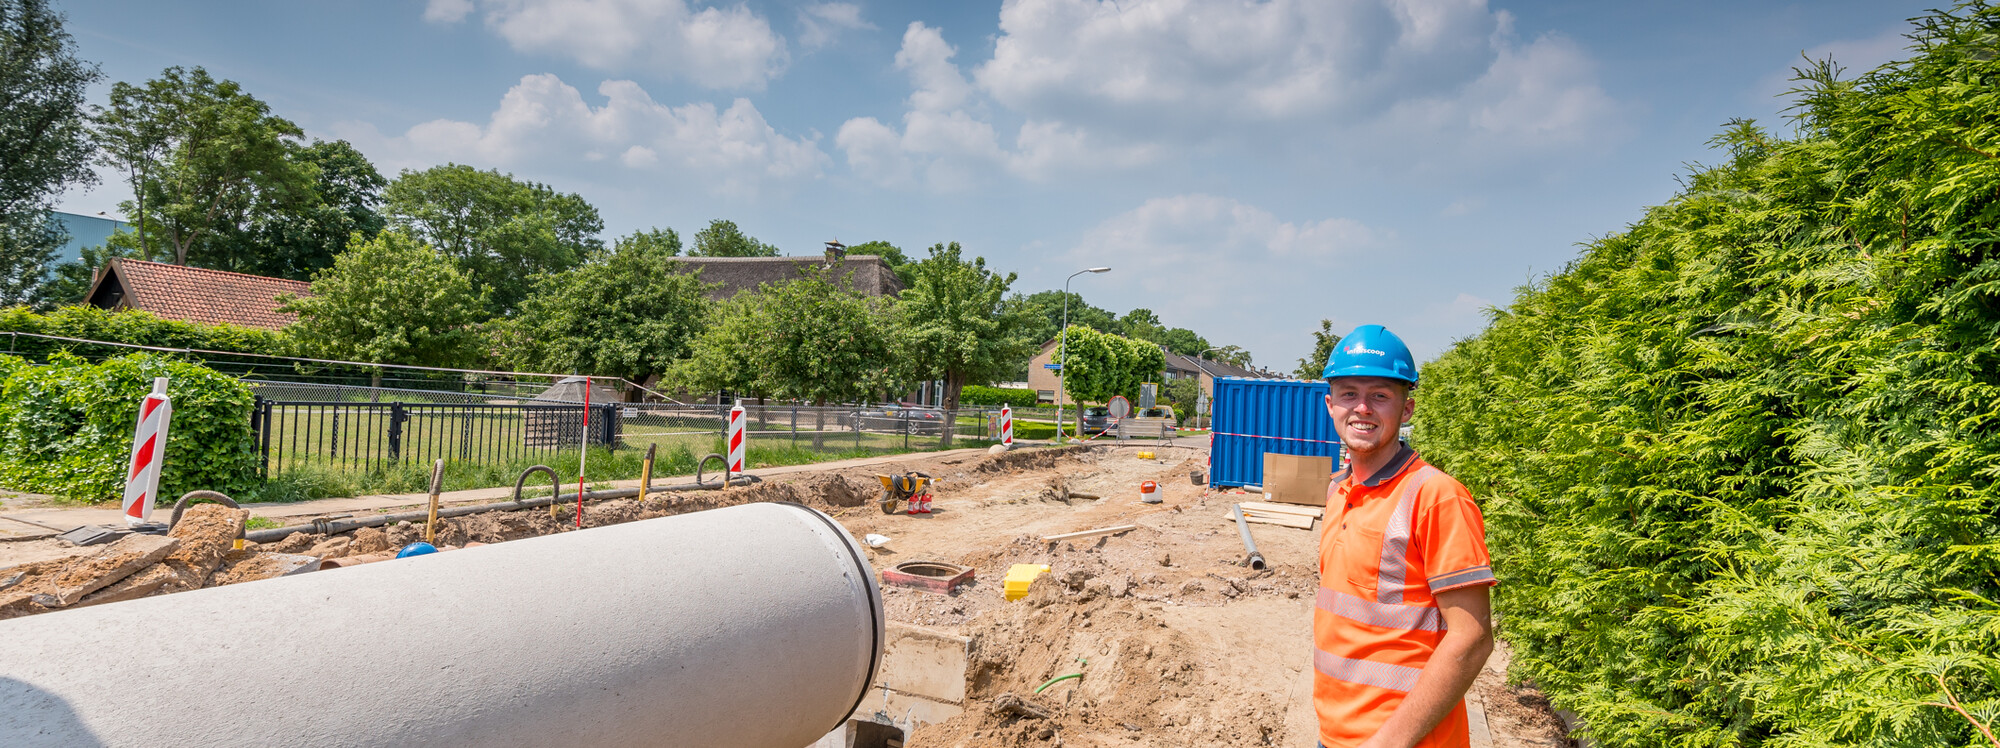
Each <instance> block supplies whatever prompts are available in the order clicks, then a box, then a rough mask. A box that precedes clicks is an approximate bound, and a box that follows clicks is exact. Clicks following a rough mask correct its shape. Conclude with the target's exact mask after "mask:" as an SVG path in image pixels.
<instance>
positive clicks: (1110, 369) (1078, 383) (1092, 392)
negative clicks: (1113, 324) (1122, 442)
mask: <svg viewBox="0 0 2000 748" xmlns="http://www.w3.org/2000/svg"><path fill="white" fill-rule="evenodd" d="M1062 348H1067V349H1068V350H1067V351H1063V350H1061V349H1062ZM1058 355H1059V356H1061V357H1062V362H1063V371H1062V378H1063V382H1064V389H1065V391H1067V392H1068V393H1069V396H1070V397H1071V398H1072V399H1075V400H1077V401H1080V402H1100V403H1101V402H1105V401H1107V400H1110V399H1111V398H1112V397H1113V396H1116V395H1124V396H1125V397H1127V398H1137V397H1138V396H1139V384H1140V383H1141V382H1153V381H1158V380H1159V377H1160V372H1161V371H1163V370H1164V369H1165V368H1166V357H1165V356H1164V355H1162V354H1161V353H1160V347H1159V346H1157V345H1154V344H1152V343H1150V342H1147V341H1144V340H1134V339H1132V338H1127V337H1121V336H1118V335H1111V334H1108V333H1102V332H1098V331H1096V330H1093V329H1091V328H1088V327H1079V326H1077V325H1070V328H1069V329H1068V330H1067V331H1065V332H1064V333H1063V339H1062V341H1061V342H1060V347H1059V348H1058Z"/></svg>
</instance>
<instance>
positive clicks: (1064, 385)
mask: <svg viewBox="0 0 2000 748" xmlns="http://www.w3.org/2000/svg"><path fill="white" fill-rule="evenodd" d="M1109 272H1111V268H1084V269H1082V270H1078V271H1076V272H1074V273H1070V274H1069V277H1068V278H1064V279H1063V323H1062V332H1060V333H1057V337H1056V340H1057V341H1058V342H1057V345H1058V346H1059V347H1061V348H1062V354H1061V360H1059V361H1057V362H1056V391H1057V392H1058V393H1059V394H1057V395H1056V441H1058V442H1060V441H1062V435H1063V430H1062V424H1063V401H1064V400H1067V399H1069V282H1070V280H1072V279H1074V278H1076V277H1077V276H1079V275H1083V274H1084V273H1109ZM1078 428H1079V431H1078V432H1077V435H1078V436H1081V435H1082V431H1081V430H1080V429H1081V426H1080V425H1079V427H1078Z"/></svg>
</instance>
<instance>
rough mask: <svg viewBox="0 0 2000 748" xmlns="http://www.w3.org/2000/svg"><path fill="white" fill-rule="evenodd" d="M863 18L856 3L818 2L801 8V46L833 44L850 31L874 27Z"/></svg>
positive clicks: (815, 46)
mask: <svg viewBox="0 0 2000 748" xmlns="http://www.w3.org/2000/svg"><path fill="white" fill-rule="evenodd" d="M873 28H875V24H872V23H869V22H867V21H864V20H862V19H861V6H859V5H855V4H854V3H817V4H814V5H808V6H806V7H803V8H800V9H799V46H800V47H802V48H805V49H808V50H812V49H821V48H824V47H828V46H831V45H832V44H833V43H834V41H836V40H837V39H839V38H840V35H841V34H842V33H845V32H848V31H861V30H865V29H873Z"/></svg>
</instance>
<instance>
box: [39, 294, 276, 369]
mask: <svg viewBox="0 0 2000 748" xmlns="http://www.w3.org/2000/svg"><path fill="white" fill-rule="evenodd" d="M7 332H27V333H36V334H40V335H56V336H61V337H65V338H83V339H86V340H101V341H105V342H111V343H130V344H133V345H150V346H157V347H161V348H199V349H203V350H211V351H231V352H238V353H262V354H267V355H283V354H284V350H283V349H284V338H283V336H282V335H280V334H278V333H275V332H272V331H269V330H259V329H254V328H248V327H236V326H234V325H198V324H194V323H192V322H182V321H179V320H170V319H160V318H158V317H155V316H153V315H151V314H149V313H146V312H141V311H137V310H130V309H127V310H122V311H116V312H114V311H109V310H105V309H99V308H97V307H92V306H66V307H62V308H60V309H57V310H55V311H53V312H49V313H48V314H36V313H34V312H32V311H29V310H28V308H27V307H24V306H16V307H8V308H4V309H0V333H7ZM0 337H9V338H10V340H9V341H8V342H9V344H10V345H12V346H14V347H13V348H12V352H13V353H15V354H18V355H26V356H31V357H33V358H35V359H37V360H42V359H45V358H46V356H47V354H49V353H53V352H55V351H57V350H63V349H67V348H73V347H75V346H76V345H78V344H75V343H68V342H64V341H51V340H43V339H39V338H26V337H21V338H13V337H12V336H0ZM84 352H85V353H93V352H95V351H84Z"/></svg>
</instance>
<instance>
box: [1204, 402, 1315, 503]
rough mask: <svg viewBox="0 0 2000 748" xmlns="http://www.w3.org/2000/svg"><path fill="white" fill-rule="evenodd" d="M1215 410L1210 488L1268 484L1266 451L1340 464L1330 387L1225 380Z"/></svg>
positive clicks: (1210, 458) (1209, 466) (1209, 464)
mask: <svg viewBox="0 0 2000 748" xmlns="http://www.w3.org/2000/svg"><path fill="white" fill-rule="evenodd" d="M1214 408H1215V411H1214V412H1215V432H1214V436H1213V442H1212V443H1211V446H1210V448H1209V452H1208V482H1209V483H1210V484H1211V485H1217V486H1245V485H1263V484H1264V453H1265V452H1277V453H1279V454H1288V455H1306V456H1309V457H1332V458H1334V461H1335V462H1336V463H1337V462H1339V461H1340V436H1339V435H1338V434H1336V433H1334V430H1333V418H1331V417H1329V416H1327V414H1326V383H1325V382H1309V381H1304V380H1297V379H1249V378H1242V377H1222V378H1218V379H1216V380H1215V403H1214Z"/></svg>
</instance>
